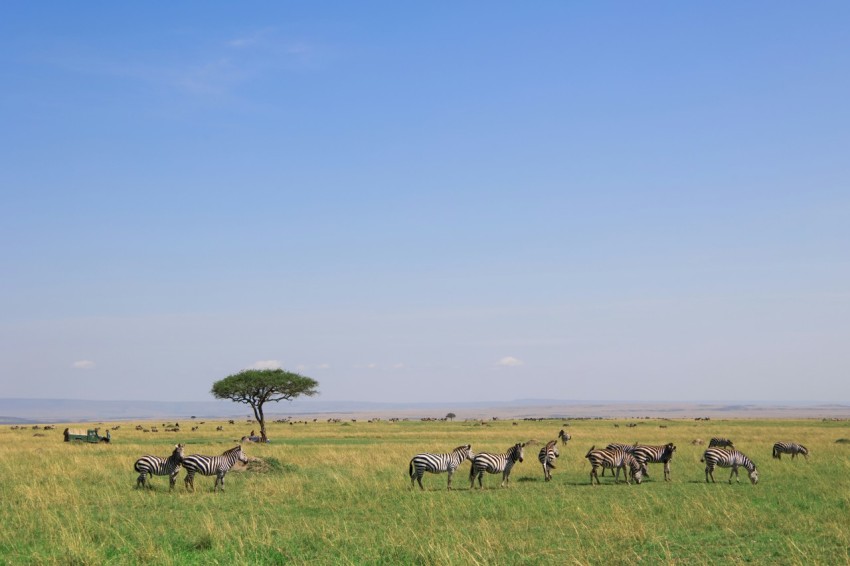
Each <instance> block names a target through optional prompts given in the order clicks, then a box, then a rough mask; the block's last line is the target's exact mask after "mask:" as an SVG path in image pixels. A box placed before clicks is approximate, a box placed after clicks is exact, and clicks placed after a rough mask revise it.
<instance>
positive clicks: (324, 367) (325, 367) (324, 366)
mask: <svg viewBox="0 0 850 566" xmlns="http://www.w3.org/2000/svg"><path fill="white" fill-rule="evenodd" d="M316 369H331V364H319V365H317V366H316Z"/></svg>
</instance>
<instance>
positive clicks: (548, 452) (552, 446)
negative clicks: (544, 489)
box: [537, 431, 564, 481]
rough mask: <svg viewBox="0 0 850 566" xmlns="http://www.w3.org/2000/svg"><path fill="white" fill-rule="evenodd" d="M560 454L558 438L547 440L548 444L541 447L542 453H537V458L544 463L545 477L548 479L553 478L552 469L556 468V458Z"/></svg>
mask: <svg viewBox="0 0 850 566" xmlns="http://www.w3.org/2000/svg"><path fill="white" fill-rule="evenodd" d="M561 432H564V431H561ZM560 455H561V453H560V452H559V451H558V441H557V440H550V441H549V442H547V443H546V446H544V447H543V448H541V449H540V453H539V454H537V459H538V460H540V463H541V464H542V465H543V478H544V479H545V480H546V481H549V480H551V479H552V472H551V471H550V470H554V469H555V459H556V458H557V457H558V456H560Z"/></svg>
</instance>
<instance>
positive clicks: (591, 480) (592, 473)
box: [590, 466, 605, 485]
mask: <svg viewBox="0 0 850 566" xmlns="http://www.w3.org/2000/svg"><path fill="white" fill-rule="evenodd" d="M602 473H603V474H604V473H605V468H602ZM594 477H595V478H596V485H599V475H598V474H597V473H596V466H593V467H592V468H591V469H590V485H593V478H594Z"/></svg>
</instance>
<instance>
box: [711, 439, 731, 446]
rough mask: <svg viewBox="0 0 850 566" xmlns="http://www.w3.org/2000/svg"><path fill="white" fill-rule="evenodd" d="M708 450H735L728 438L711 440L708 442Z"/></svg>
mask: <svg viewBox="0 0 850 566" xmlns="http://www.w3.org/2000/svg"><path fill="white" fill-rule="evenodd" d="M708 447H709V448H735V445H733V444H732V441H731V440H729V439H728V438H712V439H711V440H709V441H708Z"/></svg>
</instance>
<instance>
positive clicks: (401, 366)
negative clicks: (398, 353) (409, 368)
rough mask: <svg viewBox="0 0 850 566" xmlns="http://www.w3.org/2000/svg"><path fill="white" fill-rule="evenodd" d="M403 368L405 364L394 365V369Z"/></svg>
mask: <svg viewBox="0 0 850 566" xmlns="http://www.w3.org/2000/svg"><path fill="white" fill-rule="evenodd" d="M403 367H404V364H402V363H398V364H394V365H393V369H401V368H403Z"/></svg>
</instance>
